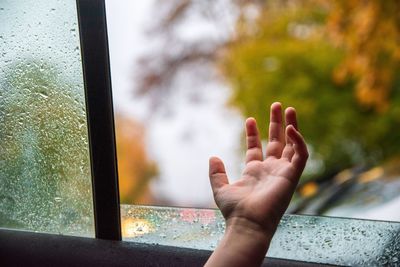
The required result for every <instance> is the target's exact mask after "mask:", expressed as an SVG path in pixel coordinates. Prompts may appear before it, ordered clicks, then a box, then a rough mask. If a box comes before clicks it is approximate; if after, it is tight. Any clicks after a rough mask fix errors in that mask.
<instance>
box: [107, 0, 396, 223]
mask: <svg viewBox="0 0 400 267" xmlns="http://www.w3.org/2000/svg"><path fill="white" fill-rule="evenodd" d="M106 2H107V20H108V34H109V44H110V58H111V73H112V83H113V94H114V96H113V97H114V108H115V115H116V133H117V153H118V165H119V179H120V193H121V202H122V203H128V204H151V205H169V206H171V205H172V206H190V207H214V202H213V199H212V194H211V190H210V186H209V181H208V158H209V157H210V156H212V155H217V156H219V157H221V158H222V159H223V160H224V161H225V163H226V167H227V170H228V174H229V176H230V179H231V180H235V179H236V178H238V177H240V173H241V169H242V167H243V163H242V162H243V158H244V147H245V146H244V142H243V141H244V139H243V130H244V129H243V124H244V120H245V118H246V117H247V116H253V117H255V118H256V119H257V120H258V121H259V125H260V126H261V127H262V129H261V131H262V133H263V134H264V135H263V138H264V140H266V138H267V136H266V133H267V129H266V126H267V122H268V116H269V114H268V110H269V105H270V104H271V103H272V102H274V101H280V102H282V103H283V105H284V106H289V105H290V106H294V107H295V108H296V109H297V111H298V114H299V121H300V128H301V131H302V133H303V135H304V136H305V138H306V140H307V142H308V145H309V149H310V150H311V159H310V160H309V163H308V165H307V167H306V170H305V172H304V175H303V177H302V179H301V181H300V186H299V188H298V191H297V192H296V195H295V197H294V198H293V201H292V203H291V205H290V207H289V210H288V212H290V213H300V214H319V215H330V216H345V217H356V218H369V219H381V220H400V212H398V210H399V209H400V195H399V192H400V179H399V178H400V166H399V161H400V157H399V153H400V133H399V131H398V129H399V126H400V79H399V78H398V77H400V76H399V75H398V74H399V60H400V15H399V14H400V3H399V2H398V1H395V0H388V1H378V0H367V1H365V0H350V1H334V0H332V1H318V0H307V1H306V0H292V1H271V0H270V1H246V0H235V1H233V0H232V1H228V0H214V1H204V0H203V1H193V0H170V1H161V0H151V1H150V0H149V1H128V0H118V1H117V0H113V1H111V0H109V1H106ZM264 143H265V142H264Z"/></svg>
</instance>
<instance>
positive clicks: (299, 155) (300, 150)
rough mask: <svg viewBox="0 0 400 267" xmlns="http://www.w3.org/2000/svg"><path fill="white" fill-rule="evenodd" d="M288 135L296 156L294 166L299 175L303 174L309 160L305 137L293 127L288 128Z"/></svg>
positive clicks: (294, 156)
mask: <svg viewBox="0 0 400 267" xmlns="http://www.w3.org/2000/svg"><path fill="white" fill-rule="evenodd" d="M287 134H288V136H289V137H290V139H291V140H292V142H293V149H294V155H293V158H292V164H293V166H294V167H295V169H296V171H297V172H298V173H301V172H302V171H303V169H304V167H305V165H306V162H307V159H308V150H307V145H306V142H305V141H304V138H303V136H301V134H300V133H299V132H298V131H297V130H296V129H295V128H294V127H293V126H288V129H287Z"/></svg>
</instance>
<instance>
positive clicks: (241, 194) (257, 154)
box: [210, 104, 308, 227]
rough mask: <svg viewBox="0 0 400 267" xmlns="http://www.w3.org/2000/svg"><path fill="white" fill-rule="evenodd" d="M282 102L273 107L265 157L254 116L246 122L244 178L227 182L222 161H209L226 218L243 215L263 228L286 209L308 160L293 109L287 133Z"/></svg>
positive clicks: (216, 199)
mask: <svg viewBox="0 0 400 267" xmlns="http://www.w3.org/2000/svg"><path fill="white" fill-rule="evenodd" d="M280 114H281V108H280V104H275V105H273V106H272V107H271V123H270V131H269V140H270V142H269V144H268V146H267V148H266V156H265V159H264V156H263V152H262V148H261V142H260V139H259V134H258V130H257V126H256V123H255V120H254V119H249V120H247V122H246V133H247V147H248V149H247V153H246V167H245V169H244V171H243V174H242V177H241V178H240V179H239V180H237V181H235V182H234V183H232V184H229V183H228V178H227V177H226V173H225V169H224V166H223V163H222V161H220V160H219V159H218V158H212V159H211V160H210V178H211V184H212V187H213V191H214V197H215V201H216V203H217V205H218V207H219V208H220V210H221V212H222V214H223V215H224V217H225V218H226V219H227V220H229V219H230V218H236V217H241V218H245V219H248V220H250V221H252V222H254V223H257V224H258V225H260V226H262V227H268V226H269V225H270V224H271V223H272V224H274V225H275V224H277V223H278V222H279V219H280V218H281V216H282V214H283V213H284V211H285V210H286V208H287V206H288V204H289V201H290V198H291V196H292V194H293V192H294V190H295V187H296V185H297V182H298V179H299V176H300V174H301V172H302V170H303V168H304V165H305V161H306V159H307V156H308V154H307V148H306V146H305V143H304V140H303V139H302V137H301V136H300V135H299V133H298V132H297V131H296V130H295V129H296V128H297V123H296V114H295V111H294V109H288V110H287V111H286V125H287V126H289V125H291V126H289V127H287V130H286V134H285V133H284V130H283V126H282V115H280Z"/></svg>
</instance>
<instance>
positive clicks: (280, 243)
mask: <svg viewBox="0 0 400 267" xmlns="http://www.w3.org/2000/svg"><path fill="white" fill-rule="evenodd" d="M121 212H122V231H123V236H124V240H126V241H135V242H142V243H148V244H160V245H166V246H177V247H186V248H195V249H204V250H214V248H215V247H216V245H217V243H218V241H219V240H220V238H221V237H222V235H223V233H224V230H225V229H224V227H225V223H224V220H223V217H222V215H221V214H220V212H219V211H218V210H213V209H193V208H160V207H147V206H133V205H122V207H121ZM399 246H400V223H395V222H383V221H367V220H356V219H345V218H329V217H318V216H301V215H285V216H284V217H283V218H282V220H281V223H280V225H279V227H278V230H277V232H276V234H275V236H274V238H273V240H272V242H271V245H270V248H269V251H268V254H267V256H268V257H273V258H282V259H289V260H296V261H306V262H313V263H323V264H334V265H340V266H394V265H396V266H397V264H398V262H399V259H400V258H399V257H400V251H399V249H398V248H399Z"/></svg>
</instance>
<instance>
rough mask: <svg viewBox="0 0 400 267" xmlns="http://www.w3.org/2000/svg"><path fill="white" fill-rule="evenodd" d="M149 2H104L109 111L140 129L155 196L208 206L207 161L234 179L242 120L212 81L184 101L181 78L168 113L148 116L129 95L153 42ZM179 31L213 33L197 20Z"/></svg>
mask: <svg viewBox="0 0 400 267" xmlns="http://www.w3.org/2000/svg"><path fill="white" fill-rule="evenodd" d="M154 3H155V1H154V0H151V1H126V0H118V1H116V0H112V1H111V0H109V1H106V10H107V26H108V36H109V47H110V61H111V77H112V87H113V99H114V109H115V110H116V112H121V113H124V114H129V115H130V116H132V117H133V118H135V119H136V120H138V121H140V122H141V123H142V124H143V125H144V126H145V129H146V138H147V140H146V147H147V150H148V153H149V154H150V155H151V157H152V158H153V159H154V160H156V162H157V164H158V167H159V170H160V176H159V177H158V179H155V180H154V181H153V183H152V184H151V189H152V192H153V194H154V195H155V196H156V197H157V198H159V199H163V200H168V202H170V204H172V205H176V206H196V207H208V206H212V205H213V198H212V193H211V188H210V185H209V178H208V159H209V157H210V156H215V155H216V156H219V157H221V158H222V159H223V160H224V161H225V164H226V168H227V171H228V174H230V175H231V176H232V179H235V178H238V176H239V174H240V168H241V165H240V164H241V163H240V162H241V161H240V151H241V150H240V149H241V142H240V138H241V134H242V130H243V127H244V126H243V123H244V118H242V117H241V115H240V114H239V112H237V111H235V110H232V109H229V108H228V107H227V106H226V101H227V99H228V97H229V90H228V88H227V87H226V86H225V85H223V84H221V82H219V81H217V80H215V81H210V82H208V83H206V84H205V85H202V86H203V87H202V88H201V90H202V100H203V101H201V102H200V103H193V102H191V101H190V100H189V99H190V94H191V90H193V86H195V85H194V84H192V83H191V82H192V80H191V79H190V78H188V76H185V75H182V77H180V78H178V82H177V83H175V84H174V89H173V91H172V94H171V95H170V96H169V98H168V101H169V102H170V105H169V106H170V109H171V110H170V112H169V114H168V115H166V114H165V113H163V112H158V113H157V112H156V113H155V114H152V115H151V116H150V115H149V114H150V111H151V108H150V106H149V103H148V101H146V100H145V99H143V98H138V97H135V96H134V91H135V89H136V87H135V84H136V83H137V81H136V80H135V73H136V72H137V68H138V67H140V66H137V64H136V61H137V59H138V57H140V56H141V55H143V53H145V52H147V51H149V50H148V49H149V46H150V47H151V44H152V43H154V42H155V41H157V40H154V39H155V37H154V36H150V35H149V34H147V33H146V32H148V29H149V25H151V22H152V19H153V18H152V14H153V13H152V11H153V10H154V8H156V6H155V5H154ZM153 16H154V15H153ZM218 30H221V29H218ZM180 31H181V32H180V33H181V34H182V36H184V37H185V38H197V37H198V36H200V35H204V34H205V35H207V34H211V35H218V31H216V29H215V28H213V27H210V25H208V23H204V22H199V21H192V22H189V24H188V25H187V26H183V27H181V28H180ZM221 32H226V31H223V29H222V31H221ZM196 89H197V88H196Z"/></svg>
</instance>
